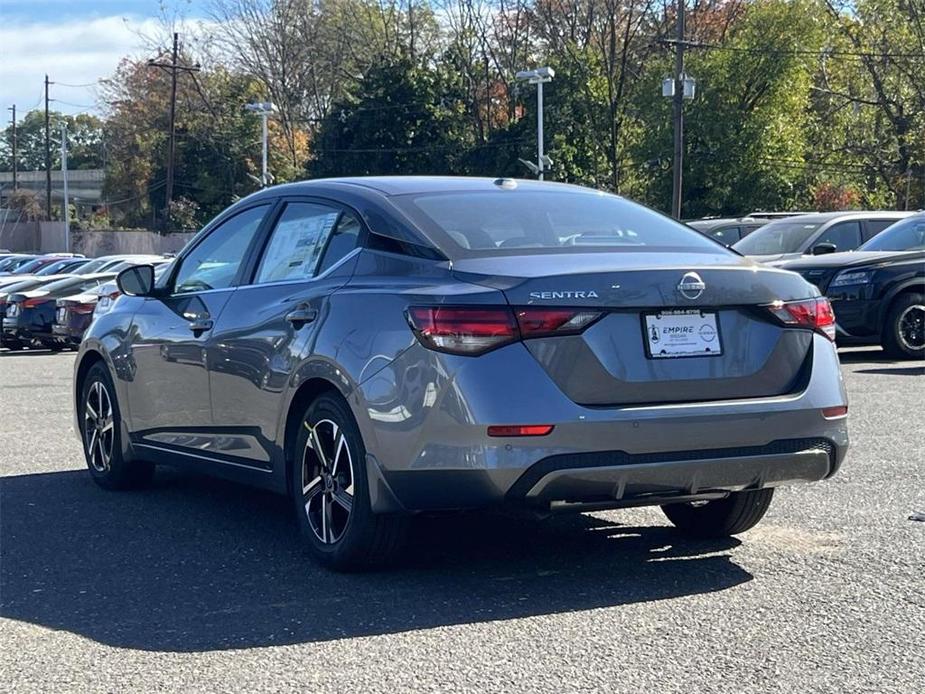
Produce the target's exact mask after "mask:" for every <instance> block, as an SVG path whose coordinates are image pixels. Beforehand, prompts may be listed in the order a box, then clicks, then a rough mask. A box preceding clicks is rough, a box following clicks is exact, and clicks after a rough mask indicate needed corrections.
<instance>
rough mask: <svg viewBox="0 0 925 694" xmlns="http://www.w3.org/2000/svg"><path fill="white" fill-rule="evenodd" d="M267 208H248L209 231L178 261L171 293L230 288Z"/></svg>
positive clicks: (262, 206)
mask: <svg viewBox="0 0 925 694" xmlns="http://www.w3.org/2000/svg"><path fill="white" fill-rule="evenodd" d="M268 209H269V206H268V205H261V206H259V207H252V208H250V209H248V210H245V211H244V212H241V213H239V214H236V215H235V216H234V217H232V218H231V219H227V220H225V221H224V222H222V223H221V224H220V225H219V226H217V227H216V228H215V229H213V230H212V231H211V232H210V233H209V235H208V236H207V237H206V238H205V239H203V240H202V242H201V243H200V244H198V245H197V246H196V247H195V248H194V249H193V250H192V252H191V253H190V254H189V255H187V256H186V257H184V258H183V260H182V261H180V269H179V270H178V271H177V276H176V278H175V279H174V293H176V294H187V293H189V292H201V291H207V290H209V289H226V288H228V287H230V286H231V285H232V283H233V282H234V279H235V277H236V276H237V274H238V270H239V269H240V267H241V265H242V264H243V263H244V261H245V259H246V257H245V256H246V255H247V249H248V247H249V246H250V244H251V241H253V239H254V235H255V234H256V233H257V230H258V229H259V228H260V223H261V222H262V221H263V218H264V216H265V215H266V213H267V210H268Z"/></svg>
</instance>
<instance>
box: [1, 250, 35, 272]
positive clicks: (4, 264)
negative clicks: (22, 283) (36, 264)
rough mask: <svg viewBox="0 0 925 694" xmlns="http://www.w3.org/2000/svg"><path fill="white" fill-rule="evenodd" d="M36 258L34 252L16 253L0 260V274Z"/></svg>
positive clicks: (14, 269)
mask: <svg viewBox="0 0 925 694" xmlns="http://www.w3.org/2000/svg"><path fill="white" fill-rule="evenodd" d="M36 258H38V256H37V255H35V254H28V253H17V254H16V255H11V256H8V257H6V258H4V259H3V260H0V275H9V274H11V273H13V272H15V271H16V270H17V269H18V268H20V267H21V266H23V265H25V264H26V263H30V262H32V261H33V260H35V259H36Z"/></svg>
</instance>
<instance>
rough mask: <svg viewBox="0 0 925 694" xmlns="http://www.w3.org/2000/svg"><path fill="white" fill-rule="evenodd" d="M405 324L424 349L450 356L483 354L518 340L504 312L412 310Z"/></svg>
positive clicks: (507, 311) (511, 317) (511, 320)
mask: <svg viewBox="0 0 925 694" xmlns="http://www.w3.org/2000/svg"><path fill="white" fill-rule="evenodd" d="M408 322H409V323H410V324H411V329H412V330H414V333H415V335H417V337H418V339H419V340H420V341H421V342H422V343H423V344H424V346H425V347H430V348H431V349H436V350H438V351H440V352H449V353H450V354H469V355H472V354H482V353H483V352H487V351H488V350H490V349H494V348H495V347H500V346H501V345H503V344H506V343H508V342H513V341H514V340H516V339H517V336H518V335H517V323H515V321H514V314H513V312H511V310H510V309H506V308H481V307H442V306H440V307H421V306H414V307H411V308H409V309H408Z"/></svg>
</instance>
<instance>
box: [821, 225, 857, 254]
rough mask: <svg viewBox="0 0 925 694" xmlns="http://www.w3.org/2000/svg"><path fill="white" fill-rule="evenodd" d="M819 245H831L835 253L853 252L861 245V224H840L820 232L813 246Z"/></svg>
mask: <svg viewBox="0 0 925 694" xmlns="http://www.w3.org/2000/svg"><path fill="white" fill-rule="evenodd" d="M820 243H831V244H833V245H834V246H835V249H836V251H853V250H854V249H855V248H857V247H858V246H860V245H861V223H860V222H842V223H840V224H836V225H834V226H832V227H830V228H829V229H827V230H826V231H824V232H822V234H821V235H820V236H819V238H818V239H816V241H815V243H814V244H813V245H814V246H817V245H819V244H820Z"/></svg>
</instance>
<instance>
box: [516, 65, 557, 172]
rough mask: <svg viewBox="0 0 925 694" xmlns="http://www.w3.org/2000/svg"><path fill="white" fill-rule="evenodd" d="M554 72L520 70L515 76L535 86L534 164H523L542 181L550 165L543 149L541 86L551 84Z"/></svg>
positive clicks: (547, 68)
mask: <svg viewBox="0 0 925 694" xmlns="http://www.w3.org/2000/svg"><path fill="white" fill-rule="evenodd" d="M555 76H556V71H555V70H553V69H552V68H551V67H538V68H536V69H535V70H521V71H520V72H518V73H517V75H515V77H516V78H517V80H519V81H521V82H527V83H528V84H535V85H536V164H534V163H533V162H526V161H525V162H524V164H526V165H527V166H528V167H529V168H530V170H531V171H533V172H534V173H535V174H536V176H537V178H539V180H541V181H542V180H543V174H544V172H545V171H546V167H547V166H549V165H551V164H552V161H551V160H550V159H549V157H547V156H546V154H545V152H544V149H543V139H544V138H543V85H544V84H545V83H546V82H552V78H553V77H555Z"/></svg>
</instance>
